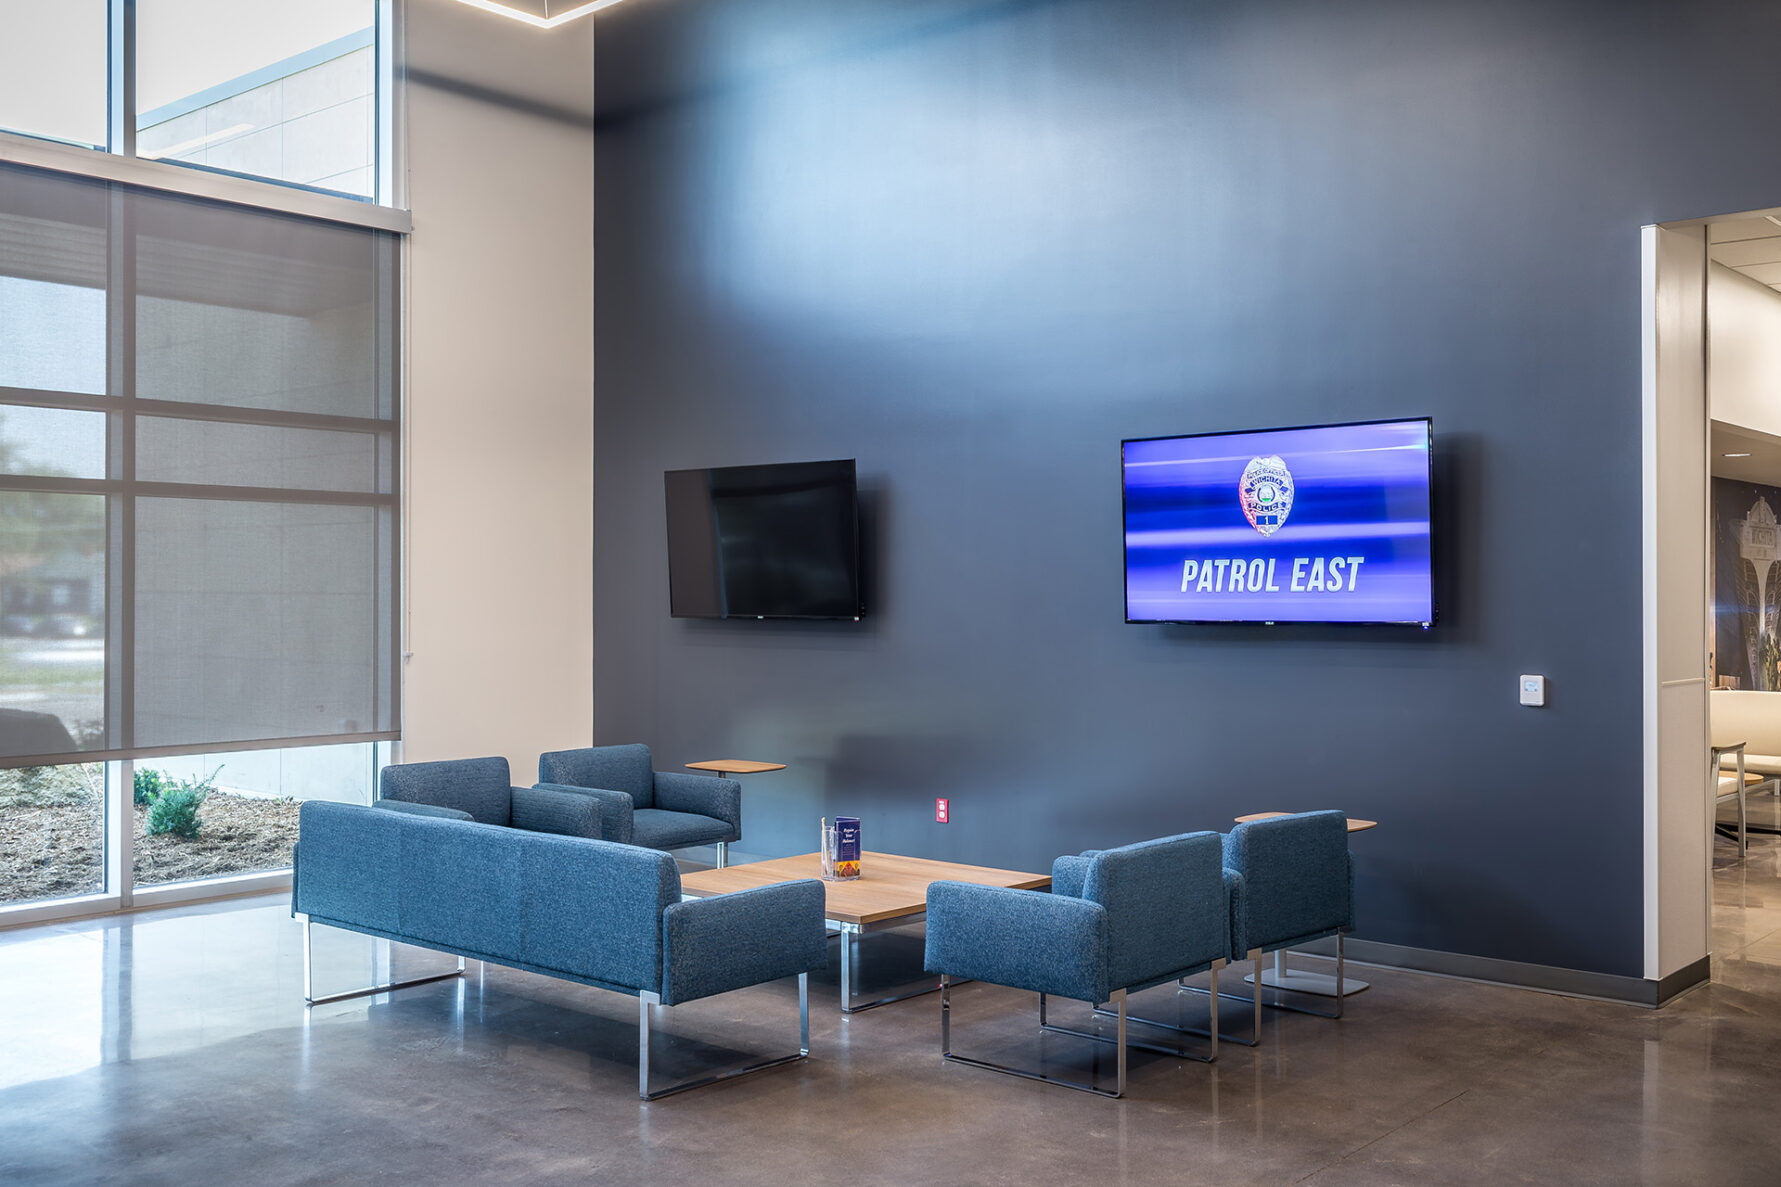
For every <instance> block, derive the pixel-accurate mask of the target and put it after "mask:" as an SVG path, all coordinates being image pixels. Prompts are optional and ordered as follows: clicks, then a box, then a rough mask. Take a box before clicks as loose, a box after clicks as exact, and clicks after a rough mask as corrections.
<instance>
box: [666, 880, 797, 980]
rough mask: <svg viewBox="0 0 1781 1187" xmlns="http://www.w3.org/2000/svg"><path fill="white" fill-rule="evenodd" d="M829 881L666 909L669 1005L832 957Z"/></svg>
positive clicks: (792, 973) (794, 972)
mask: <svg viewBox="0 0 1781 1187" xmlns="http://www.w3.org/2000/svg"><path fill="white" fill-rule="evenodd" d="M822 914H823V885H822V883H821V882H817V881H814V880H809V879H806V880H804V881H801V882H781V883H779V884H778V885H776V886H762V887H759V888H757V889H755V890H743V891H738V892H736V893H735V894H720V895H714V896H712V897H710V898H699V899H689V900H688V901H686V902H683V903H673V904H671V905H670V906H669V907H668V909H667V910H666V911H664V912H663V913H662V954H663V961H664V966H665V967H664V970H663V974H662V1001H663V1002H664V1003H665V1004H667V1005H670V1006H671V1005H674V1004H675V1003H676V1002H683V1001H692V1000H695V999H697V998H701V997H711V996H713V995H714V994H719V993H728V992H729V991H730V990H732V989H741V988H743V987H744V986H747V985H759V984H761V983H762V982H763V981H777V980H779V979H780V978H781V977H792V976H796V975H797V974H798V973H802V972H805V971H807V970H809V969H819V968H822V967H824V966H825V965H827V964H828V962H829V938H828V934H827V932H826V931H825V930H824V928H823V927H822V926H821V925H820V924H819V925H818V926H817V927H814V928H812V927H811V926H810V920H811V919H812V918H815V919H819V920H820V919H821V918H822Z"/></svg>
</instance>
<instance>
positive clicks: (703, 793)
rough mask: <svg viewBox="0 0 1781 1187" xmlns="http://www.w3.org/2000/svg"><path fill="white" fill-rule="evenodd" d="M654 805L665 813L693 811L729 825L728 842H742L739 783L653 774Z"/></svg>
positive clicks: (740, 786) (704, 776)
mask: <svg viewBox="0 0 1781 1187" xmlns="http://www.w3.org/2000/svg"><path fill="white" fill-rule="evenodd" d="M655 776H656V784H655V806H656V807H658V808H661V809H663V810H664V811H668V812H696V813H698V814H699V815H700V816H709V817H711V818H712V819H713V820H721V821H723V822H724V823H725V824H727V825H729V826H730V832H731V833H732V834H734V835H732V836H731V837H730V838H729V840H732V841H740V840H741V839H742V784H741V783H739V782H737V781H736V780H734V779H713V778H712V777H711V776H709V775H682V774H680V773H679V772H676V771H657V772H656V773H655Z"/></svg>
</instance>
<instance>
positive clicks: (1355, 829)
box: [1237, 812, 1379, 833]
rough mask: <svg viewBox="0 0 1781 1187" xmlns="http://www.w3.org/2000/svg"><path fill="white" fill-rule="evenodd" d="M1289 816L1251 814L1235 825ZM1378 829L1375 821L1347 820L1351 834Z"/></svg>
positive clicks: (1351, 818) (1274, 813) (1269, 813)
mask: <svg viewBox="0 0 1781 1187" xmlns="http://www.w3.org/2000/svg"><path fill="white" fill-rule="evenodd" d="M1291 815H1292V813H1291V812H1251V813H1250V814H1249V815H1247V816H1239V817H1237V823H1238V824H1247V823H1249V822H1250V821H1251V820H1272V819H1273V818H1274V817H1276V816H1291ZM1378 827H1379V822H1378V821H1377V820H1359V819H1356V818H1355V817H1353V816H1350V817H1349V818H1348V831H1349V832H1351V833H1364V832H1366V831H1367V830H1368V829H1370V828H1378Z"/></svg>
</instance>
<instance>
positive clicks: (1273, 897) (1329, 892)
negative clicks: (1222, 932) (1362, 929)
mask: <svg viewBox="0 0 1781 1187" xmlns="http://www.w3.org/2000/svg"><path fill="white" fill-rule="evenodd" d="M1224 864H1225V867H1226V868H1227V869H1229V870H1231V871H1233V872H1234V873H1236V874H1238V875H1239V876H1241V878H1242V887H1243V909H1242V911H1241V912H1239V913H1238V914H1237V915H1236V916H1235V917H1234V919H1235V923H1234V925H1233V928H1232V932H1231V949H1232V955H1233V956H1234V957H1235V958H1237V959H1241V958H1242V956H1243V955H1244V954H1245V953H1246V952H1248V951H1249V950H1251V949H1256V950H1259V951H1262V952H1272V951H1274V950H1275V949H1278V948H1290V947H1292V946H1294V945H1296V944H1303V943H1307V942H1309V941H1311V940H1316V939H1321V938H1322V937H1324V936H1331V935H1334V934H1336V932H1338V931H1348V930H1351V929H1352V928H1353V927H1354V861H1353V859H1352V858H1351V857H1350V856H1349V853H1348V819H1347V816H1346V814H1345V813H1342V812H1337V811H1326V812H1300V813H1298V814H1296V815H1292V816H1276V817H1272V818H1271V819H1268V820H1252V821H1249V822H1248V823H1246V824H1239V825H1238V826H1237V827H1236V828H1234V829H1232V830H1231V831H1230V832H1229V833H1228V834H1227V835H1226V836H1225V838H1224Z"/></svg>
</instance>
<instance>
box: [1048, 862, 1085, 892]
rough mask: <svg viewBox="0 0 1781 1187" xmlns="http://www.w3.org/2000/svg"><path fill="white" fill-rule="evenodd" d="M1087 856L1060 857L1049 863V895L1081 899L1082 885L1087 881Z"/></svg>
mask: <svg viewBox="0 0 1781 1187" xmlns="http://www.w3.org/2000/svg"><path fill="white" fill-rule="evenodd" d="M1089 856H1090V855H1089V854H1087V853H1083V854H1080V855H1072V856H1069V857H1060V858H1058V859H1057V860H1055V861H1053V862H1052V863H1051V893H1053V894H1067V895H1069V896H1070V897H1071V898H1081V897H1082V884H1083V883H1084V882H1086V881H1088V859H1089Z"/></svg>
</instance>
